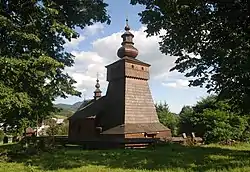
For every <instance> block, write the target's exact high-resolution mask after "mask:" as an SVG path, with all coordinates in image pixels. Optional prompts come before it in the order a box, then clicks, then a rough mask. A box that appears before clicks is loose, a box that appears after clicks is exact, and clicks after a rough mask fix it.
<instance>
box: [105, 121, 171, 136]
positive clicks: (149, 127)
mask: <svg viewBox="0 0 250 172" xmlns="http://www.w3.org/2000/svg"><path fill="white" fill-rule="evenodd" d="M167 130H170V129H169V128H167V127H165V126H164V125H163V124H161V123H159V122H157V123H137V124H123V125H119V126H116V127H114V128H111V129H108V130H105V131H103V132H102V134H129V133H148V134H149V133H156V132H160V131H167Z"/></svg>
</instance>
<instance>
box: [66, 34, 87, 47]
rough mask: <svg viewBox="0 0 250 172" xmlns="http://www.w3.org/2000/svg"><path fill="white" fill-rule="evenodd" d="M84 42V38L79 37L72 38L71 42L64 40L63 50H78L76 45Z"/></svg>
mask: <svg viewBox="0 0 250 172" xmlns="http://www.w3.org/2000/svg"><path fill="white" fill-rule="evenodd" d="M84 40H85V36H83V35H81V36H80V37H79V38H73V39H71V41H68V40H66V43H65V44H64V47H65V48H76V49H77V48H78V45H79V44H80V43H81V42H82V41H84Z"/></svg>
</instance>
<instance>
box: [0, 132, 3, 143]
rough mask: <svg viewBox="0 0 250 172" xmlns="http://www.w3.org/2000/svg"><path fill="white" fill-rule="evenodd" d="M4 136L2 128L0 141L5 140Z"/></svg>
mask: <svg viewBox="0 0 250 172" xmlns="http://www.w3.org/2000/svg"><path fill="white" fill-rule="evenodd" d="M3 138H4V132H3V130H0V142H2V141H3Z"/></svg>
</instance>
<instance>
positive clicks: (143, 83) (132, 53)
mask: <svg viewBox="0 0 250 172" xmlns="http://www.w3.org/2000/svg"><path fill="white" fill-rule="evenodd" d="M121 37H122V39H123V42H122V44H121V45H122V46H121V47H120V48H119V49H118V51H117V56H118V57H119V59H118V60H117V61H115V62H114V63H112V64H109V65H107V66H106V68H107V81H108V82H109V84H108V88H107V93H106V95H105V96H102V95H101V93H102V92H101V90H100V84H99V80H98V79H97V83H96V86H95V87H96V90H95V92H94V99H93V100H91V101H89V102H87V103H86V102H84V103H83V104H82V105H81V107H80V108H79V109H78V110H77V111H76V112H75V113H74V114H73V115H72V116H71V117H70V118H69V134H68V137H69V141H72V142H81V141H89V140H100V139H109V140H122V139H126V138H150V137H154V138H169V137H171V131H170V129H169V128H167V127H166V126H164V125H162V124H161V123H160V122H159V119H158V116H157V114H156V109H155V106H154V102H153V99H152V95H151V92H150V89H149V84H148V80H149V67H150V64H147V63H145V62H142V61H140V60H138V59H136V57H137V55H138V50H137V49H136V48H135V47H134V43H133V37H134V35H133V34H132V33H131V32H130V27H129V26H128V21H127V20H126V26H125V33H123V34H122V36H121Z"/></svg>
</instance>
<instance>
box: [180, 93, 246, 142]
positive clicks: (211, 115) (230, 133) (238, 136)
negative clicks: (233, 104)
mask: <svg viewBox="0 0 250 172" xmlns="http://www.w3.org/2000/svg"><path fill="white" fill-rule="evenodd" d="M246 119H247V118H246V116H241V115H239V114H238V113H236V112H234V111H232V110H231V108H230V104H229V103H228V102H226V101H217V98H216V96H208V97H206V98H203V99H202V100H201V101H198V102H197V104H196V105H194V106H193V107H183V109H182V111H181V112H180V131H181V132H185V133H189V134H190V133H191V132H195V134H196V136H200V137H203V139H204V140H205V142H207V143H211V142H221V141H228V140H230V139H234V140H244V139H243V137H245V136H244V133H245V134H246V136H247V134H248V133H247V131H248V130H247V129H248V126H249V124H248V122H247V120H246Z"/></svg>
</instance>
